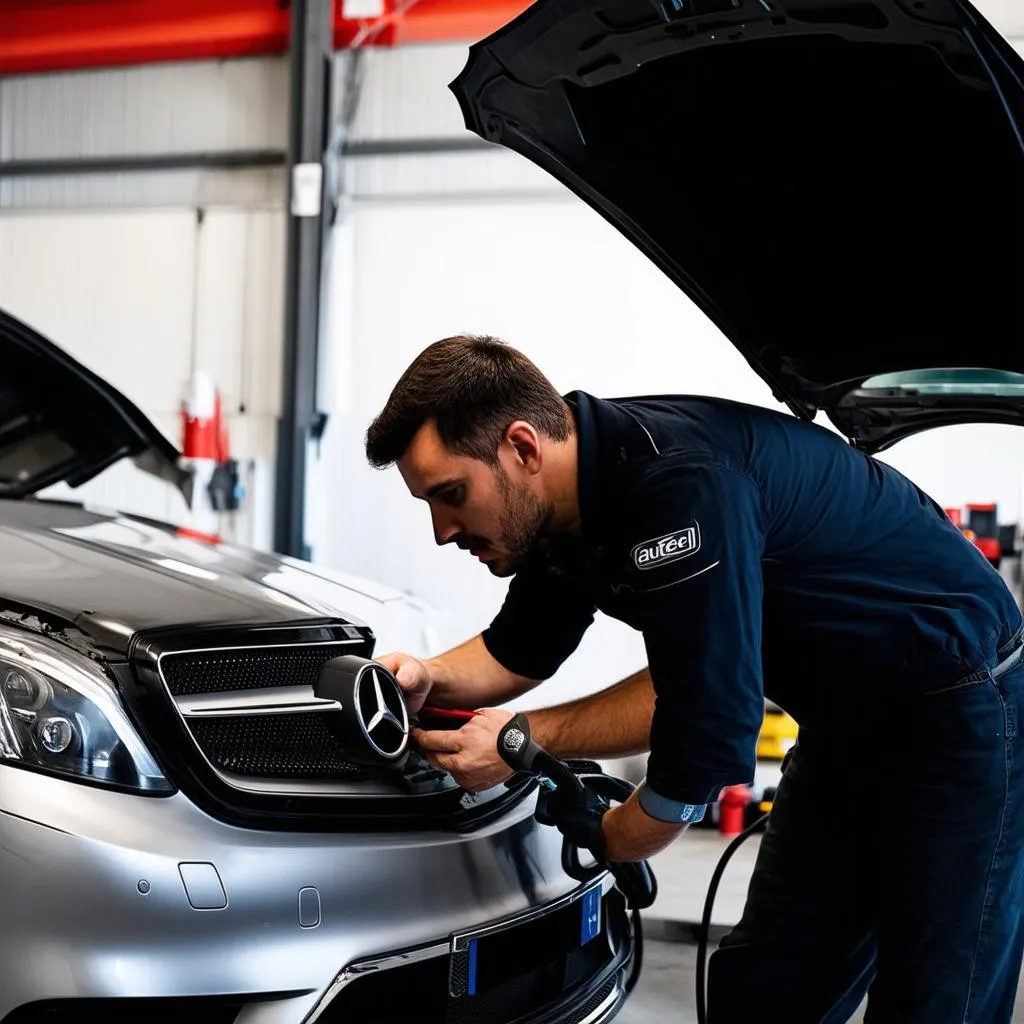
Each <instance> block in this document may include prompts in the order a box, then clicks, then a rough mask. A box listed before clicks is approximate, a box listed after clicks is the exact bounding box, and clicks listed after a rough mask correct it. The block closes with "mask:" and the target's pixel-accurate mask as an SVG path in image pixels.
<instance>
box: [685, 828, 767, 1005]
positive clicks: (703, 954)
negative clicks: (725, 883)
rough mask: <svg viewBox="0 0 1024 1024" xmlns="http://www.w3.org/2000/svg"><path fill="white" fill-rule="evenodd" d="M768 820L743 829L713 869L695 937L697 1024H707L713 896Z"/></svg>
mask: <svg viewBox="0 0 1024 1024" xmlns="http://www.w3.org/2000/svg"><path fill="white" fill-rule="evenodd" d="M767 820H768V815H767V814H762V815H761V817H760V818H758V819H757V821H755V822H754V823H753V825H749V826H748V827H747V828H745V829H744V830H743V831H742V832H741V833H740V834H739V835H738V836H737V837H736V838H735V839H734V840H733V841H732V842H731V843H730V844H729V845H728V846H727V847H726V848H725V853H723V854H722V856H721V858H720V859H719V861H718V864H717V865H716V867H715V871H714V874H712V876H711V882H710V883H709V884H708V895H707V898H706V899H705V900H704V914H703V916H702V917H701V920H700V934H699V935H698V936H697V982H696V984H697V1024H707V1019H708V1011H707V999H706V987H707V978H706V977H705V964H706V962H707V956H708V937H709V935H710V933H711V910H712V908H713V907H714V905H715V895H716V894H717V892H718V885H719V883H720V882H721V881H722V875H723V873H724V872H725V867H726V865H727V864H728V863H729V860H730V859H731V857H732V855H733V854H734V853H735V852H736V851H737V850H738V849H739V848H740V846H741V845H742V844H743V843H744V842H746V840H748V839H749V838H750V837H751V836H752V835H753V834H754V833H755V832H756V831H757V830H758V828H760V826H761V825H762V824H763V823H764V822H765V821H767Z"/></svg>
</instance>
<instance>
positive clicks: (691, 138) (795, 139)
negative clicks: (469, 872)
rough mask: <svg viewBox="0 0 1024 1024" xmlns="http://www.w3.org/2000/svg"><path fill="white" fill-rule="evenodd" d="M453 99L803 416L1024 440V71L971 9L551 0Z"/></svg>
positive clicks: (875, 0)
mask: <svg viewBox="0 0 1024 1024" xmlns="http://www.w3.org/2000/svg"><path fill="white" fill-rule="evenodd" d="M452 89H453V91H454V93H455V95H456V96H457V98H458V100H459V102H460V104H461V106H462V110H463V114H464V116H465V119H466V123H467V126H468V127H469V128H470V129H471V130H472V131H474V132H476V133H477V134H478V135H480V136H481V137H483V138H484V139H487V140H490V141H492V142H497V143H500V144H501V145H504V146H506V147H508V148H509V149H513V150H515V151H517V152H519V153H521V154H523V155H524V156H526V157H528V158H529V159H530V160H532V161H533V162H534V163H536V164H539V165H540V166H541V167H543V168H545V169H546V170H547V171H549V172H550V173H551V174H552V175H554V176H555V177H556V178H558V179H559V180H560V181H562V182H564V183H565V184H566V185H567V186H568V187H569V188H570V189H572V190H573V191H574V192H576V193H577V194H578V195H579V196H580V197H581V198H583V199H584V200H585V201H586V202H587V203H589V204H590V205H591V206H593V207H594V208H595V209H596V210H598V211H599V212H600V213H601V214H602V215H603V216H605V217H606V218H607V219H608V220H609V221H611V222H612V223H613V224H615V225H616V227H618V228H619V230H621V231H622V233H623V234H625V235H626V236H627V237H628V238H630V239H631V240H632V241H633V242H634V243H635V244H636V245H637V246H638V247H639V248H640V249H641V250H642V251H643V252H645V253H646V254H647V255H648V256H649V257H650V258H651V259H652V260H653V261H654V262H655V263H656V264H657V265H658V266H659V267H660V268H661V269H662V270H663V271H664V272H665V273H666V274H668V275H669V277H671V278H672V280H673V281H675V282H676V283H677V284H678V285H679V287H680V288H681V289H682V290H683V291H684V292H685V293H686V294H687V295H688V296H689V297H690V298H691V299H693V301H694V302H696V303H697V305H698V306H700V308H701V309H702V310H703V311H704V312H705V313H706V314H707V315H708V316H709V317H710V318H711V320H712V321H714V323H715V324H716V325H717V326H718V327H719V328H720V329H721V330H722V331H723V332H724V333H725V335H726V336H727V337H728V338H729V340H730V341H731V342H732V343H733V344H734V345H735V346H736V347H737V348H738V349H739V350H740V351H741V352H742V353H743V355H744V356H745V357H746V359H747V360H748V361H749V363H750V364H751V365H752V366H753V367H754V369H755V370H756V371H757V372H758V374H760V376H761V377H763V378H764V379H765V380H766V381H767V382H768V383H769V385H770V386H771V388H772V390H773V393H774V394H775V396H776V398H778V399H779V400H780V401H784V402H785V403H786V404H787V405H788V406H789V407H790V408H791V409H792V410H793V412H795V413H796V414H797V415H800V416H804V417H807V418H813V416H814V415H815V414H816V412H817V411H818V410H819V409H821V410H824V411H825V412H826V413H827V414H828V416H829V418H830V419H831V420H832V421H833V423H835V425H836V426H837V427H838V428H839V429H840V430H841V431H842V432H843V433H844V434H846V436H847V437H849V438H850V439H851V440H853V441H854V442H855V443H857V444H858V445H859V446H860V447H862V448H864V449H866V450H869V451H878V450H881V449H882V448H885V447H886V446H888V445H890V444H892V443H893V442H894V441H896V440H898V439H899V438H901V437H905V436H907V435H908V434H910V433H914V432H916V431H919V430H923V429H927V428H929V427H935V426H940V425H944V424H950V423H957V422H962V421H965V420H982V421H990V422H1008V423H1021V424H1024V387H1022V385H1024V377H1021V378H1020V379H1018V378H1017V376H1016V375H1017V374H1024V344H1022V342H1024V299H1022V296H1024V256H1022V253H1024V148H1022V130H1024V62H1022V61H1021V59H1020V57H1019V56H1018V55H1017V54H1016V52H1015V51H1014V50H1013V49H1012V48H1011V47H1010V46H1009V44H1008V43H1007V42H1006V41H1005V40H1004V39H1002V38H1001V37H1000V36H999V34H998V33H997V32H996V31H995V30H994V29H993V28H992V27H991V26H990V25H988V24H987V23H986V22H985V21H984V20H983V19H982V18H981V17H980V15H979V14H978V13H977V11H975V10H974V8H973V7H972V6H971V5H970V4H969V3H966V2H962V0H538V2H537V3H535V4H534V5H533V6H532V7H530V8H529V9H528V10H527V11H525V12H524V13H523V14H522V15H521V16H520V17H519V18H517V19H516V20H514V21H513V22H511V23H510V24H509V25H507V26H506V27H505V28H503V29H501V30H500V31H498V32H497V33H495V34H494V35H492V36H490V37H488V38H487V39H485V40H483V41H482V42H480V43H478V44H476V45H475V46H473V47H472V49H471V51H470V57H469V61H468V63H467V65H466V68H465V69H464V70H463V72H462V74H461V75H460V76H459V77H458V79H456V81H455V82H453V83H452ZM933 368H938V369H947V368H982V369H990V370H993V371H1003V372H1002V373H990V374H986V373H981V374H980V375H979V374H971V373H966V374H965V373H959V374H947V375H944V376H943V375H940V378H941V379H936V378H934V377H933V378H931V380H930V384H929V386H926V387H922V386H921V380H920V375H914V374H911V375H909V376H907V375H906V373H905V372H906V371H922V370H927V369H933ZM878 378H881V380H879V379H878ZM979 381H980V382H981V383H980V385H979V384H978V382H979ZM679 383H680V385H685V381H680V382H679Z"/></svg>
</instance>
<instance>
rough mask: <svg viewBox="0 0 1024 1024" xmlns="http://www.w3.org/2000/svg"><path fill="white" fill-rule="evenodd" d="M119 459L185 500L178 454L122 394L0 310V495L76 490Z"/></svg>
mask: <svg viewBox="0 0 1024 1024" xmlns="http://www.w3.org/2000/svg"><path fill="white" fill-rule="evenodd" d="M126 457H128V458H132V459H133V460H134V461H135V463H136V464H137V465H138V466H139V467H140V468H141V469H144V470H146V471H147V472H149V473H153V474H155V475H156V476H159V477H161V478H163V479H165V480H169V481H170V482H171V483H173V484H174V485H175V486H176V487H178V488H179V489H180V490H181V491H182V493H184V494H185V497H186V500H187V499H188V498H189V490H190V486H191V483H190V482H191V477H190V475H189V474H188V473H186V472H185V471H183V470H182V469H181V468H179V465H178V452H177V450H176V449H175V448H174V446H173V445H172V444H171V443H170V442H169V441H168V440H167V439H166V438H165V437H164V436H163V434H161V433H160V431H159V430H158V429H157V428H156V427H155V426H154V425H153V424H152V423H150V421H149V420H148V419H147V418H146V417H145V416H144V415H143V414H142V413H141V412H140V411H139V410H138V409H137V408H136V407H135V406H134V405H133V404H132V403H131V402H130V401H128V399H127V398H125V397H124V395H122V394H121V393H120V392H119V391H117V390H116V389H115V388H112V387H111V386H110V385H109V384H107V383H106V382H105V381H104V380H102V379H101V378H100V377H97V376H96V374H94V373H92V372H91V371H89V370H87V369H86V368H85V367H84V366H82V365H81V363H78V362H76V361H75V360H74V359H72V358H71V357H70V356H69V355H67V353H65V352H63V351H62V350H61V349H59V348H58V347H57V346H56V345H54V344H52V343H51V342H49V341H47V340H46V339H45V338H43V337H42V335H40V334H38V333H37V332H36V331H34V330H32V328H30V327H28V326H26V325H25V324H23V323H21V322H20V321H19V320H16V319H15V318H14V317H12V316H10V315H8V314H7V313H5V312H3V310H0V497H5V498H19V497H24V496H26V495H29V494H35V493H36V492H38V491H40V490H42V489H43V488H44V487H49V486H50V485H51V484H55V483H60V482H64V483H67V484H69V485H71V486H72V487H77V486H78V485H79V484H82V483H85V481H86V480H90V479H91V478H92V477H94V476H96V475H97V474H98V473H100V472H102V471H103V470H104V469H106V468H107V467H108V466H110V465H111V464H112V463H114V462H117V461H118V460H119V459H122V458H126Z"/></svg>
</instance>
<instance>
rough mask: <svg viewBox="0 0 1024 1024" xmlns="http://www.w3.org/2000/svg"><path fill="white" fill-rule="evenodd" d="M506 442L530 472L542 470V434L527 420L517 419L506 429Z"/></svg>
mask: <svg viewBox="0 0 1024 1024" xmlns="http://www.w3.org/2000/svg"><path fill="white" fill-rule="evenodd" d="M505 443H506V444H508V445H510V446H511V447H512V449H513V451H514V452H515V454H516V457H517V458H518V460H519V462H520V463H521V464H522V466H523V468H524V469H526V470H527V472H530V473H536V472H538V471H539V470H540V464H541V443H540V434H538V433H537V430H536V428H535V427H534V426H533V425H532V424H530V423H527V422H526V420H516V422H515V423H513V424H511V425H510V426H509V427H508V428H507V429H506V431H505Z"/></svg>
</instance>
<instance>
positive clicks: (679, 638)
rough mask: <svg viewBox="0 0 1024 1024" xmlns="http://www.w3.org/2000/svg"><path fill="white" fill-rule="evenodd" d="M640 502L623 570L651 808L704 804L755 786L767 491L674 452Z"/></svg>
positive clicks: (649, 481) (734, 472)
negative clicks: (647, 696) (647, 726)
mask: <svg viewBox="0 0 1024 1024" xmlns="http://www.w3.org/2000/svg"><path fill="white" fill-rule="evenodd" d="M634 507H635V516H631V521H635V525H634V526H633V528H632V529H633V534H632V536H630V537H629V539H628V541H629V548H628V557H629V568H628V569H627V576H628V577H629V579H630V583H631V585H632V586H633V589H634V591H635V594H636V599H637V601H638V604H639V606H640V607H641V609H642V615H643V623H644V627H643V633H644V643H645V646H646V649H647V657H648V665H649V668H650V672H651V677H652V680H653V683H654V690H655V696H656V700H655V711H654V718H653V721H652V723H651V752H650V758H649V760H648V766H647V778H646V781H645V783H644V785H645V787H646V788H647V789H648V790H650V797H649V802H650V803H651V805H652V807H653V806H655V805H660V806H668V804H669V803H673V804H676V805H679V806H683V807H686V806H693V807H699V806H701V805H705V804H708V803H711V802H712V801H714V800H715V799H717V797H718V793H719V792H720V790H721V789H722V788H723V787H724V786H729V785H740V784H749V783H750V782H752V781H753V775H754V767H755V762H756V750H757V737H758V734H759V732H760V729H761V725H762V722H763V719H764V688H763V680H762V675H761V601H762V594H763V582H762V575H761V557H762V553H763V550H764V527H763V519H762V516H763V512H762V502H761V492H760V490H759V488H758V487H757V485H756V484H755V483H754V481H753V480H751V479H750V477H748V476H747V475H746V474H744V473H742V472H739V471H737V470H735V469H732V468H730V467H726V466H721V465H714V464H710V465H698V466H694V465H693V464H692V462H683V463H682V464H678V463H677V464H674V465H673V460H671V459H668V460H665V463H664V464H662V465H660V466H659V467H658V468H656V469H655V470H654V471H653V472H652V473H651V474H650V475H649V476H648V477H647V478H646V479H645V480H644V482H643V484H642V485H641V486H640V487H638V489H637V494H636V496H635V506H634ZM658 816H664V815H658ZM677 820H678V819H677Z"/></svg>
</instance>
